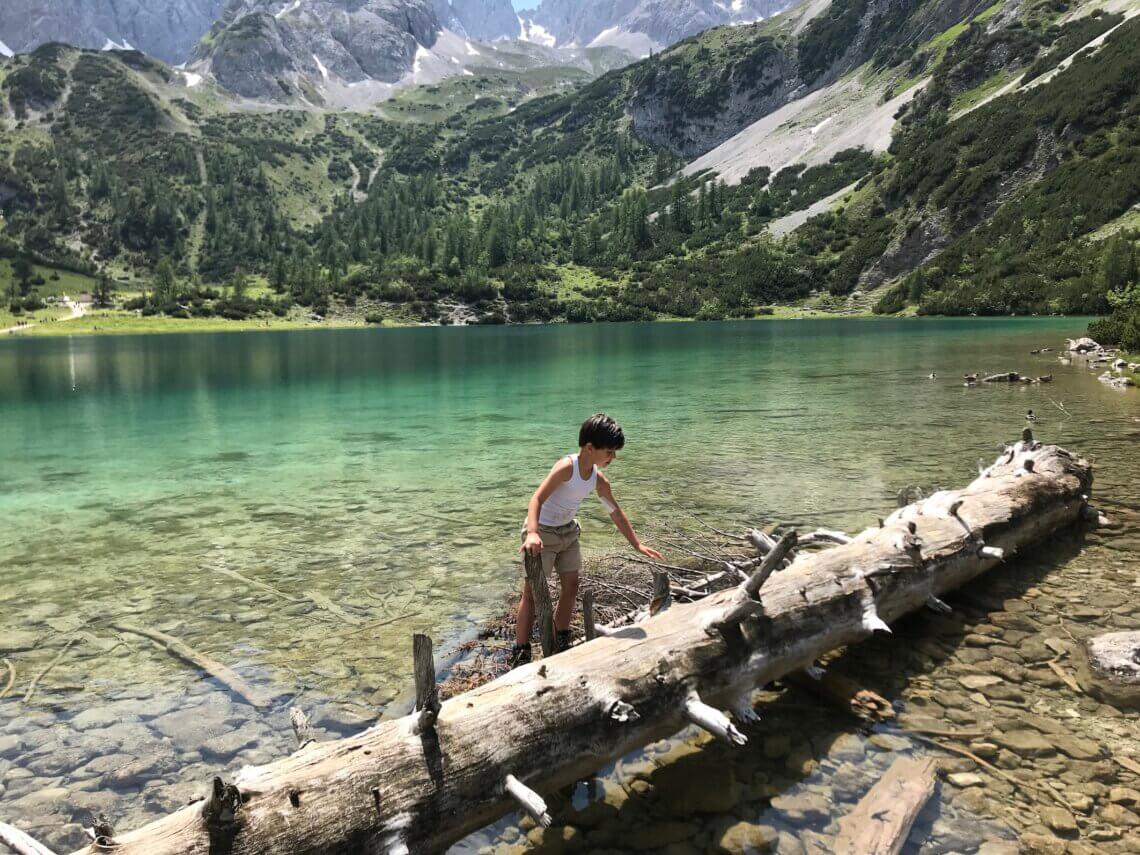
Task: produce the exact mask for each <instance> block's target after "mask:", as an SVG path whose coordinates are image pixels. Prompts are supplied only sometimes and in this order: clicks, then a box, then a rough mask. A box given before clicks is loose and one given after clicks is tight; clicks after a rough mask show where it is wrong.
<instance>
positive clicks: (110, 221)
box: [0, 0, 1140, 321]
mask: <svg viewBox="0 0 1140 855" xmlns="http://www.w3.org/2000/svg"><path fill="white" fill-rule="evenodd" d="M1121 5H1123V6H1127V7H1130V9H1129V12H1128V14H1130V15H1133V17H1132V18H1131V19H1128V20H1122V19H1123V18H1124V16H1123V15H1119V14H1117V13H1115V12H1102V11H1099V10H1097V9H1095V8H1093V5H1092V4H1086V5H1085V6H1082V7H1079V8H1078V9H1074V10H1072V12H1071V13H1066V12H1063V11H1060V10H1058V9H1056V8H1055V4H1054V3H1053V2H1052V0H1042V2H1037V3H1033V2H1032V0H1031V2H1029V3H1022V4H1018V5H1016V6H1014V5H1007V6H1000V5H994V6H992V7H990V8H988V9H986V10H983V11H982V12H980V13H975V12H974V11H973V10H971V9H966V8H964V7H963V6H961V5H956V3H955V0H927V2H925V3H918V4H908V3H907V2H905V0H882V2H876V0H868V2H867V3H865V4H860V3H855V4H853V5H852V4H843V3H840V4H838V5H836V4H833V6H832V9H831V12H833V13H834V14H830V13H828V14H821V15H816V16H814V17H810V16H807V15H806V13H805V12H804V11H803V10H802V9H801V10H797V11H793V12H790V13H785V14H784V15H781V16H777V17H776V18H773V19H771V20H769V21H766V22H763V23H762V24H757V25H751V26H746V27H724V28H718V29H714V30H711V31H706V32H705V33H702V34H701V35H699V36H697V37H693V38H692V39H691V40H686V41H685V42H682V43H680V44H678V45H676V46H674V47H673V48H670V49H669V50H668V51H664V52H662V53H661V54H659V55H655V56H654V57H651V58H647V59H645V60H642V61H640V62H638V63H635V64H634V65H632V66H630V67H628V68H623V69H620V70H615V71H611V72H609V73H606V74H604V75H602V76H601V77H598V78H596V79H594V80H592V81H590V82H583V83H582V84H581V85H577V86H575V85H573V84H570V85H563V83H562V82H558V81H552V83H553V85H552V86H551V88H549V89H547V90H546V92H547V93H548V94H540V95H539V97H522V98H516V97H513V96H510V95H509V94H507V93H508V90H507V89H504V88H500V89H497V90H492V89H487V88H486V86H487V84H486V80H487V78H484V77H483V76H482V75H483V74H484V73H487V72H480V73H479V74H473V75H472V76H467V75H461V76H458V77H455V78H450V79H449V80H447V81H443V82H441V83H439V84H433V85H431V86H425V87H419V88H417V89H414V90H407V91H405V92H404V93H402V94H400V95H398V96H397V98H396V99H395V102H394V103H393V104H392V105H390V106H382V107H381V108H380V109H379V110H377V111H376V112H372V113H332V112H316V111H308V110H296V109H281V110H274V111H269V112H249V113H247V114H240V113H226V112H222V111H221V105H220V104H218V103H217V102H216V101H212V100H211V99H210V98H208V97H205V96H204V95H202V94H201V93H199V92H198V91H197V90H195V89H192V88H189V87H182V88H180V89H178V88H176V89H174V90H170V89H169V88H168V87H169V86H170V85H171V84H169V83H164V82H163V81H164V80H166V78H171V79H173V80H175V81H177V80H178V79H180V75H181V74H184V73H183V72H177V71H175V70H171V69H169V68H167V67H165V66H162V64H161V63H157V62H154V61H149V60H147V59H146V58H145V57H142V56H141V55H139V54H132V53H129V52H121V53H113V54H109V55H99V54H95V53H90V52H74V51H71V50H70V49H66V48H61V47H52V48H44V49H41V50H40V51H37V52H36V54H34V55H31V56H22V57H18V58H16V59H15V60H9V61H5V62H4V63H3V66H2V67H0V77H2V78H3V81H2V83H0V92H2V93H3V94H4V96H5V98H6V99H7V103H8V106H7V107H6V108H5V110H4V112H5V114H6V116H7V118H6V119H5V120H4V121H5V122H6V127H7V128H9V130H11V131H13V136H12V140H13V142H12V143H9V144H5V143H0V167H2V169H3V174H2V175H0V208H2V209H3V211H4V213H5V216H6V217H7V219H8V222H9V228H8V230H7V236H8V237H7V240H8V241H9V242H11V241H18V242H19V244H18V246H19V247H22V248H23V249H21V250H18V251H30V252H36V253H37V254H38V255H39V257H47V256H49V255H50V256H52V257H56V258H60V259H63V258H66V257H69V256H68V253H75V254H76V255H77V257H78V258H79V260H78V261H77V262H76V263H89V262H90V260H91V259H92V258H94V259H95V260H96V261H97V262H98V263H99V264H100V265H101V266H115V265H128V266H130V267H132V268H135V269H140V270H142V271H146V270H148V269H151V265H153V264H154V263H155V262H156V260H157V259H159V258H167V259H169V260H171V263H172V264H173V265H174V266H175V269H176V272H177V275H178V276H180V277H182V281H184V282H189V281H192V277H193V276H200V277H202V278H203V280H204V281H208V282H225V281H227V280H228V279H229V278H230V277H233V276H235V275H237V274H236V273H235V271H238V270H244V271H246V272H247V273H248V272H249V271H254V272H256V273H257V275H258V276H261V277H264V278H265V280H266V281H268V282H269V283H270V284H272V286H273V288H274V294H276V295H278V296H277V297H274V298H273V299H279V300H280V301H283V302H284V301H288V302H289V303H290V304H291V305H303V306H313V307H316V308H315V309H314V310H315V311H316V310H319V313H320V314H322V315H323V314H325V313H326V310H335V309H336V307H337V306H338V305H344V306H347V305H349V304H352V305H359V304H363V305H368V306H372V307H374V308H375V310H376V311H378V312H380V313H381V314H383V313H397V314H398V316H399V317H402V318H405V319H409V320H420V321H432V320H437V319H439V318H440V317H441V314H444V308H442V307H445V306H455V305H458V304H462V305H464V306H466V307H467V309H465V312H466V313H467V314H465V315H464V316H465V317H475V318H482V319H484V320H489V321H494V320H496V319H499V320H503V319H511V320H527V319H531V320H550V319H557V318H562V319H566V320H589V319H594V320H601V319H607V320H618V319H626V320H630V319H650V318H653V317H660V316H681V317H703V318H711V317H724V316H750V315H752V314H755V313H756V312H758V311H760V310H761V309H762V308H763V307H764V306H766V305H770V304H772V303H780V302H788V301H810V303H811V304H812V305H819V306H827V307H842V306H862V307H866V306H867V305H869V304H870V303H871V302H877V303H878V306H879V308H880V310H883V311H898V310H910V311H915V310H917V311H920V312H950V313H966V312H970V311H977V312H986V313H1006V314H1008V313H1009V312H1016V313H1028V312H1040V311H1065V312H1073V311H1085V312H1096V311H1101V310H1103V309H1104V308H1105V307H1106V306H1107V300H1108V295H1109V294H1110V293H1112V288H1115V287H1116V286H1115V285H1111V284H1110V282H1115V280H1110V279H1109V278H1107V277H1106V276H1103V275H1102V274H1101V272H1099V271H1100V267H1101V265H1102V261H1101V253H1102V251H1103V245H1102V244H1101V243H1098V242H1097V241H1095V240H1093V239H1091V238H1090V237H1089V234H1091V233H1093V232H1095V231H1097V230H1100V229H1102V228H1105V227H1107V225H1108V224H1109V223H1112V222H1113V221H1115V220H1116V219H1117V218H1120V217H1122V216H1125V214H1126V213H1127V212H1128V211H1129V209H1130V208H1131V206H1133V205H1135V204H1137V202H1140V186H1137V184H1136V178H1135V176H1137V175H1140V168H1137V164H1140V137H1137V128H1138V127H1140V115H1138V112H1140V102H1138V101H1136V99H1135V98H1134V97H1131V99H1130V97H1129V94H1128V93H1129V91H1130V90H1128V88H1127V86H1126V85H1125V82H1124V81H1125V80H1126V79H1127V78H1128V76H1129V75H1130V74H1133V73H1134V72H1135V73H1137V74H1140V68H1137V67H1135V62H1136V57H1137V56H1140V23H1138V22H1137V21H1136V19H1135V16H1134V12H1135V10H1134V9H1132V8H1131V7H1134V6H1136V5H1137V4H1136V3H1135V2H1134V0H1133V2H1131V3H1129V2H1127V0H1125V1H1124V2H1122V3H1121ZM852 9H856V10H857V12H851V10H852ZM1078 12H1080V13H1081V14H1077V13H1078ZM937 27H942V28H943V29H941V30H938V29H936V28H937ZM868 29H871V30H873V31H874V32H875V33H876V36H875V37H873V38H866V39H859V38H857V34H858V32H860V31H863V32H865V31H867V30H868ZM450 37H452V38H456V39H459V37H457V36H454V35H453V36H450ZM441 38H443V36H441ZM1098 39H1099V40H1101V41H1100V43H1099V45H1094V44H1093V43H1094V42H1096V41H1097V40H1098ZM459 43H462V39H459ZM805 46H806V48H807V49H805ZM764 70H767V72H766V73H764V74H761V73H758V72H760V71H764ZM524 76H528V75H527V74H519V75H518V79H519V80H520V81H521V78H522V77H524ZM529 76H531V77H537V76H538V75H536V74H534V73H530V74H529ZM1018 78H1024V79H1025V81H1028V82H1024V81H1023V82H1022V83H1020V84H1016V83H1015V84H1014V85H1013V86H1012V88H1011V87H1010V85H1009V84H1010V82H1011V81H1016V80H1017V79H1018ZM576 79H577V80H581V81H584V79H585V78H584V76H581V77H578V78H576ZM504 80H505V78H504ZM924 80H925V81H926V82H925V83H923V82H922V81H924ZM829 81H830V82H829ZM516 82H518V81H516ZM856 83H857V84H858V86H856V85H855V84H856ZM511 85H514V84H511ZM813 87H815V88H814V89H813ZM856 90H858V92H859V93H862V94H860V95H859V98H862V99H865V100H863V101H859V102H857V103H859V104H867V103H870V102H872V101H873V100H874V98H875V95H874V93H881V94H879V96H878V98H879V99H880V100H881V101H882V102H884V103H886V104H892V103H894V104H895V107H892V109H896V112H895V113H894V117H895V118H896V119H897V120H898V121H897V124H895V126H894V128H893V139H892V141H891V143H890V154H889V155H888V156H884V155H882V154H876V153H875V152H876V151H881V148H882V146H881V145H871V146H869V149H870V150H860V149H850V148H842V147H841V144H838V143H837V144H836V145H835V146H834V147H833V148H832V149H830V150H828V151H827V154H826V155H825V156H818V157H815V156H811V157H810V158H809V157H806V156H804V157H801V156H799V155H797V153H796V149H794V148H789V149H788V151H789V154H788V155H787V156H785V157H782V158H781V159H779V160H777V161H770V162H767V163H764V162H759V161H757V162H755V163H754V164H753V165H752V166H748V165H747V164H745V165H744V166H742V167H740V168H739V170H738V171H737V172H736V173H735V174H733V175H732V176H731V181H725V180H723V179H724V178H725V177H729V176H727V175H726V176H718V175H717V174H716V173H715V172H710V171H708V169H709V167H708V166H706V167H703V168H701V169H696V168H692V169H686V170H682V169H681V167H684V166H686V162H688V163H690V164H691V163H693V162H694V160H695V158H694V157H693V155H695V154H697V153H699V152H707V151H708V147H709V146H711V145H712V144H713V143H714V142H715V140H716V139H717V138H719V137H722V136H725V135H727V134H729V133H731V132H734V131H737V132H738V131H739V129H740V128H741V126H742V125H743V124H744V122H745V121H746V120H747V119H749V118H750V117H751V115H752V113H751V112H750V111H755V113H756V114H763V115H767V116H774V115H776V113H774V112H772V110H774V109H775V108H776V106H777V104H779V103H784V104H790V103H793V102H792V100H790V99H798V100H797V101H796V103H799V101H802V100H803V99H804V97H805V93H810V92H812V91H816V92H821V93H823V95H821V96H820V97H819V99H818V103H820V104H823V105H826V104H829V103H831V101H830V100H829V99H838V100H836V101H835V103H836V105H837V106H836V107H835V108H834V109H835V110H842V109H845V108H844V107H843V106H842V104H841V103H840V101H841V100H842V99H843V98H844V97H847V96H846V95H845V94H844V93H847V92H849V91H851V92H854V91H856ZM1131 91H1132V93H1133V96H1134V90H1131ZM904 92H905V93H910V94H909V97H908V100H906V101H905V102H895V101H894V99H896V98H898V97H899V95H900V93H904ZM1002 92H1005V94H1000V93H1002ZM916 93H917V94H916ZM995 95H996V97H994V96H995ZM765 97H769V99H770V100H769V103H767V104H764V103H762V101H763V99H764V98H765ZM115 99H117V100H115ZM729 99H736V104H737V108H733V109H726V104H728V105H729V106H732V102H731V101H730V100H729ZM116 104H118V105H119V106H115V105H116ZM750 105H754V106H750ZM397 108H399V109H397ZM635 108H636V109H635ZM971 108H972V109H971ZM829 109H832V108H829ZM639 111H641V112H647V113H648V114H649V115H650V117H651V118H653V119H655V123H653V122H648V123H647V122H645V121H643V120H642V119H641V118H640V117H639ZM777 112H778V111H777ZM806 116H807V114H806V113H804V114H803V115H802V116H800V117H799V118H797V116H790V117H789V118H788V121H790V122H792V123H794V122H796V121H810V124H811V127H810V128H807V129H806V130H801V131H800V133H801V134H802V135H803V137H804V139H808V138H810V137H813V136H814V135H815V133H819V134H824V133H826V130H821V129H826V128H828V127H831V126H830V125H827V124H826V123H827V122H828V121H832V122H833V124H834V123H837V122H839V121H840V120H839V119H838V118H834V117H832V116H829V115H828V114H827V113H826V112H825V113H816V114H814V115H812V116H811V118H810V120H807V119H806ZM20 123H23V128H24V130H21V125H20ZM670 127H673V128H675V132H674V133H673V135H672V137H671V139H672V142H673V144H672V145H669V143H670V137H669V129H670ZM745 127H746V126H745ZM647 129H648V130H647ZM25 131H26V134H25ZM698 132H699V133H698ZM658 133H659V134H662V135H663V136H662V138H660V139H655V138H654V134H658ZM44 135H47V136H48V137H49V138H50V139H51V141H52V143H51V146H50V147H45V146H43V145H41V144H39V143H38V142H35V141H36V140H39V139H42V138H43V136H44ZM760 144H761V145H763V143H760ZM196 148H197V149H199V150H200V152H201V160H202V162H203V163H204V164H205V167H204V169H205V172H204V173H200V171H199V169H198V167H197V165H196V159H195V158H196V156H195V154H194V151H193V150H194V149H196ZM799 151H800V152H804V151H806V149H804V148H803V147H802V146H801V148H800V149H799ZM148 152H162V153H163V154H162V158H163V160H164V162H168V163H170V164H172V165H171V166H170V168H168V169H166V170H162V171H156V170H155V169H154V166H153V162H154V161H153V159H151V157H150V155H149V154H147V155H146V156H144V153H148ZM809 159H810V163H809V162H807V161H808V160H809ZM789 161H791V162H789ZM101 163H105V164H106V166H102V165H100V164H101ZM712 168H713V169H716V168H720V167H718V166H716V165H715V164H712ZM106 169H111V170H113V174H112V175H110V176H107V175H105V174H104V171H105V170H106ZM203 175H204V176H205V177H203ZM828 199H832V200H834V201H833V202H832V203H830V204H824V206H823V207H822V208H819V207H815V206H817V205H818V203H820V202H825V200H828ZM152 200H155V201H152ZM314 200H316V201H314ZM322 208H323V209H322ZM801 211H811V213H813V214H815V215H814V216H812V215H811V214H806V215H805V216H804V217H803V218H802V219H800V220H799V222H798V227H797V228H794V229H791V230H788V231H786V232H785V231H783V229H784V226H783V225H782V224H783V223H784V222H785V220H786V218H787V217H788V216H789V215H790V214H793V213H797V212H801ZM136 212H141V213H136ZM211 212H213V213H211ZM776 223H780V224H781V225H780V228H781V230H782V231H781V235H783V236H776V237H774V236H773V235H772V234H771V233H770V231H769V229H770V227H772V226H773V224H776ZM1026 224H1030V225H1026ZM1038 233H1039V234H1046V235H1048V239H1047V240H1045V241H1035V240H1034V239H1033V238H1032V235H1033V234H1038ZM1004 246H1015V247H1017V250H1016V253H1015V254H1014V255H1013V256H1009V255H1008V254H1007V255H1002V254H1001V253H994V252H993V251H992V248H993V247H1004ZM76 247H78V249H75V248H76ZM10 251H11V250H10ZM85 253H86V255H85V256H84V254H85ZM84 257H85V258H86V259H87V261H84V260H83V259H84ZM872 289H874V293H873V294H868V293H867V292H868V291H871V290H872ZM186 294H187V295H188V296H187V298H186V300H182V303H186V302H187V300H189V301H191V302H192V301H193V300H196V299H202V300H205V301H206V303H205V304H204V305H202V306H201V307H199V308H201V310H202V311H207V310H210V311H213V310H214V309H212V308H210V307H211V306H212V305H213V304H211V303H210V300H211V298H208V297H202V296H201V294H200V293H198V292H196V291H194V290H193V289H191V290H190V291H188V292H186ZM147 305H148V306H150V307H151V308H152V309H154V310H155V311H166V309H165V308H162V307H163V306H166V307H167V308H169V310H170V311H171V312H178V311H180V309H178V308H177V305H176V304H168V303H164V302H155V300H154V299H151V300H150V302H148V303H147ZM219 305H220V304H219ZM228 310H229V309H227V311H228ZM448 311H450V310H448Z"/></svg>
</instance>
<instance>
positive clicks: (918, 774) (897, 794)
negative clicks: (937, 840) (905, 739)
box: [834, 757, 938, 855]
mask: <svg viewBox="0 0 1140 855" xmlns="http://www.w3.org/2000/svg"><path fill="white" fill-rule="evenodd" d="M937 766H938V764H937V763H936V762H935V760H934V758H932V757H901V758H899V759H898V760H896V761H895V762H894V763H893V764H891V768H890V769H888V770H887V774H885V775H884V776H883V777H882V778H880V779H879V781H878V783H876V784H875V786H874V787H872V788H871V791H870V792H869V793H867V795H866V796H864V797H863V800H862V801H860V802H859V804H857V805H856V806H855V810H853V811H851V813H849V814H847V816H845V817H843V819H841V820H839V836H838V837H836V839H835V849H834V852H835V855H898V853H899V852H901V851H902V848H903V844H904V843H906V836H907V834H909V833H910V827H911V826H912V825H914V821H915V819H916V818H917V817H918V814H919V812H921V811H922V806H923V805H925V804H926V803H927V801H929V800H930V797H931V796H932V795H933V794H934V772H935V769H936V768H937Z"/></svg>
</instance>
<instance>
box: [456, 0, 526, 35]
mask: <svg viewBox="0 0 1140 855" xmlns="http://www.w3.org/2000/svg"><path fill="white" fill-rule="evenodd" d="M435 14H436V17H437V18H438V19H439V22H440V24H441V25H442V26H443V27H444V28H446V29H449V30H454V31H455V32H457V33H459V34H461V35H465V36H469V37H471V38H473V39H486V40H488V41H490V40H493V39H503V38H515V37H516V36H518V34H519V19H518V16H517V15H516V14H515V10H514V7H513V6H512V5H511V2H510V0H435Z"/></svg>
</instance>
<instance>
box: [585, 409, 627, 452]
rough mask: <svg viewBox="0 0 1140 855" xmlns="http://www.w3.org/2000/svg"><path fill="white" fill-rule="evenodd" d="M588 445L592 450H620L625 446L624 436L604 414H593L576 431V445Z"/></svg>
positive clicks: (618, 426)
mask: <svg viewBox="0 0 1140 855" xmlns="http://www.w3.org/2000/svg"><path fill="white" fill-rule="evenodd" d="M586 443H590V444H591V445H593V446H594V448H613V449H620V448H622V447H623V446H624V445H625V434H624V433H622V431H621V425H619V424H618V423H617V422H615V421H614V420H613V419H611V418H610V417H609V416H607V415H606V414H605V413H595V414H594V415H592V416H590V417H589V418H588V419H586V421H584V422H582V427H581V429H580V430H579V431H578V445H579V446H583V445H585V444H586Z"/></svg>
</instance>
